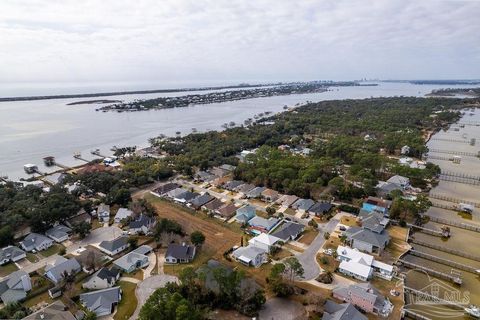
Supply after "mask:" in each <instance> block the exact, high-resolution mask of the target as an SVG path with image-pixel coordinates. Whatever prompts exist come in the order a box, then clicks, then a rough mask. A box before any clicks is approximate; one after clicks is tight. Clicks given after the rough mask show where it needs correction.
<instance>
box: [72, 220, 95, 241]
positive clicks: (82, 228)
mask: <svg viewBox="0 0 480 320" xmlns="http://www.w3.org/2000/svg"><path fill="white" fill-rule="evenodd" d="M91 229H92V225H91V224H90V223H87V222H86V221H82V222H80V223H77V224H75V225H74V226H73V232H75V233H76V234H78V235H79V236H80V238H81V239H83V238H85V237H86V236H87V235H88V234H90V230H91Z"/></svg>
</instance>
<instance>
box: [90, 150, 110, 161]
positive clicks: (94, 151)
mask: <svg viewBox="0 0 480 320" xmlns="http://www.w3.org/2000/svg"><path fill="white" fill-rule="evenodd" d="M90 153H91V154H92V155H94V156H97V157H100V158H102V159H105V158H108V157H107V156H104V155H103V154H101V153H100V149H95V150H92V151H90Z"/></svg>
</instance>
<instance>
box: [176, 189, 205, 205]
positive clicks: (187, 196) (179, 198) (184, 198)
mask: <svg viewBox="0 0 480 320" xmlns="http://www.w3.org/2000/svg"><path fill="white" fill-rule="evenodd" d="M199 195H200V194H199V193H197V192H191V191H184V192H182V193H180V194H177V195H176V196H175V197H174V198H173V200H174V201H176V202H180V203H188V202H190V201H191V200H193V199H195V198H196V197H198V196H199Z"/></svg>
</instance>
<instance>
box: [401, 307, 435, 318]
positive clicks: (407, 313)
mask: <svg viewBox="0 0 480 320" xmlns="http://www.w3.org/2000/svg"><path fill="white" fill-rule="evenodd" d="M405 317H408V318H409V319H414V320H432V319H430V318H428V317H425V316H422V315H421V314H419V313H416V312H414V311H412V310H410V309H402V319H405Z"/></svg>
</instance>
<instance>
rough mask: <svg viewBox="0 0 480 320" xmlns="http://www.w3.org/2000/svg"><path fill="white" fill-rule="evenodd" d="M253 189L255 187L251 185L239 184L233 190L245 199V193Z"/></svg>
mask: <svg viewBox="0 0 480 320" xmlns="http://www.w3.org/2000/svg"><path fill="white" fill-rule="evenodd" d="M253 188H255V186H254V185H253V184H249V183H244V184H241V185H239V186H238V187H236V188H235V189H234V190H235V191H237V192H238V193H240V194H241V195H242V196H245V197H246V196H247V193H248V192H249V191H250V190H252V189H253Z"/></svg>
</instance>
